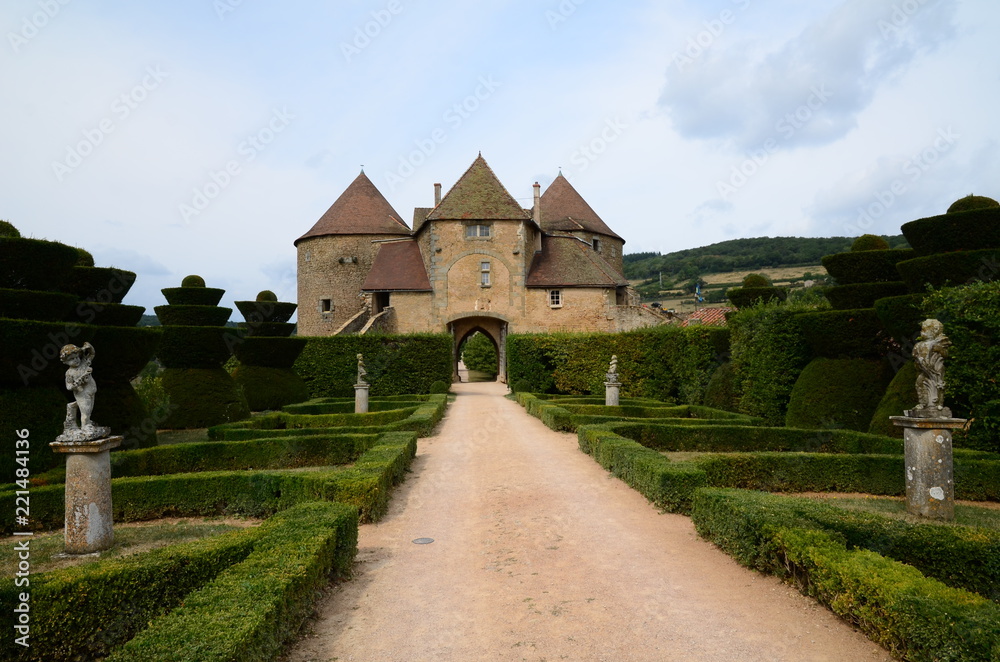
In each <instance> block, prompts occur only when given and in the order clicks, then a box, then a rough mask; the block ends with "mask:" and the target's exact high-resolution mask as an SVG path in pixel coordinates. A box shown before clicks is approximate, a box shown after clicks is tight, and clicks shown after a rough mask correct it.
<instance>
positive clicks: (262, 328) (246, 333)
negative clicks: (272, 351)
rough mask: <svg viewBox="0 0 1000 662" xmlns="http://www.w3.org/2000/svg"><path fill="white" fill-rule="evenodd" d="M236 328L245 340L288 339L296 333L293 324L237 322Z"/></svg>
mask: <svg viewBox="0 0 1000 662" xmlns="http://www.w3.org/2000/svg"><path fill="white" fill-rule="evenodd" d="M236 328H238V329H239V330H240V335H241V336H243V337H245V338H250V337H262V338H287V337H289V336H290V335H292V333H294V332H295V325H294V324H292V323H291V322H237V323H236Z"/></svg>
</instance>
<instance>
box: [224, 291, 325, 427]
mask: <svg viewBox="0 0 1000 662" xmlns="http://www.w3.org/2000/svg"><path fill="white" fill-rule="evenodd" d="M277 299H278V297H277V296H275V294H274V292H271V291H270V290H264V291H263V292H261V293H260V294H258V295H257V300H256V301H237V302H236V307H237V308H238V309H239V311H240V312H241V313H243V317H244V318H245V319H246V320H247V321H246V322H241V323H240V324H239V330H240V336H241V340H240V342H239V344H237V345H236V346H235V347H234V353H235V355H236V358H237V359H238V360H239V362H240V365H239V366H237V367H236V369H235V370H233V379H235V380H236V383H237V384H239V385H240V386H241V387H242V388H243V392H244V393H245V394H246V398H247V402H248V403H249V404H250V407H251V408H252V409H254V410H255V411H259V410H262V409H280V408H281V407H282V406H284V405H289V404H293V403H295V402H301V401H302V400H305V399H307V398H308V388H307V387H306V385H305V382H303V381H302V379H301V378H300V377H299V376H298V375H297V374H295V372H294V371H293V370H292V365H293V364H294V363H295V360H296V359H297V358H298V357H299V354H301V353H302V350H303V349H305V346H306V339H305V338H289V337H287V336H290V335H291V333H292V332H293V331H294V330H295V325H294V324H290V323H288V319H289V318H290V317H291V316H292V314H293V313H294V312H295V308H296V307H297V306H296V304H294V303H286V302H281V301H278V300H277Z"/></svg>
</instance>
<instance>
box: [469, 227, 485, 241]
mask: <svg viewBox="0 0 1000 662" xmlns="http://www.w3.org/2000/svg"><path fill="white" fill-rule="evenodd" d="M489 236H490V226H489V225H466V226H465V238H466V239H473V238H481V237H489Z"/></svg>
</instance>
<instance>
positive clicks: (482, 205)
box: [427, 154, 531, 221]
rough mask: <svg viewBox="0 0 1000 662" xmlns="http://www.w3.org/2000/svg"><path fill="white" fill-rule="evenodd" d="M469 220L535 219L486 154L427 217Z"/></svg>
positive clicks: (476, 161) (470, 167) (478, 158)
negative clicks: (501, 177)
mask: <svg viewBox="0 0 1000 662" xmlns="http://www.w3.org/2000/svg"><path fill="white" fill-rule="evenodd" d="M465 219H476V220H486V221H502V220H515V221H526V220H531V214H529V213H528V212H527V211H525V210H524V209H523V208H522V207H521V205H519V204H518V202H517V200H515V199H514V196H512V195H511V194H510V193H509V192H508V191H507V189H506V188H504V185H503V184H501V183H500V180H499V179H498V178H497V176H496V174H495V173H494V172H493V169H492V168H490V166H489V164H487V163H486V159H484V158H483V155H482V154H480V155H479V156H478V157H476V160H475V161H473V162H472V165H471V166H469V169H468V170H466V171H465V174H463V175H462V176H461V177H460V178H459V179H458V181H457V182H456V183H455V185H454V186H452V187H451V190H450V191H448V194H447V195H445V196H444V198H442V199H441V203H440V204H438V205H437V206H436V207H434V210H433V211H432V212H431V213H430V214H429V215H428V216H427V220H429V221H440V220H465Z"/></svg>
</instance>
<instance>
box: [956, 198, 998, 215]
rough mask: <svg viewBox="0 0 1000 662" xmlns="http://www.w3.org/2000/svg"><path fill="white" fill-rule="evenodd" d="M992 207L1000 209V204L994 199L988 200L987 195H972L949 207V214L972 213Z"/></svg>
mask: <svg viewBox="0 0 1000 662" xmlns="http://www.w3.org/2000/svg"><path fill="white" fill-rule="evenodd" d="M990 207H1000V202H997V201H996V200H994V199H993V198H987V197H986V196H985V195H972V194H971V193H970V194H969V195H967V196H965V197H964V198H959V199H958V200H956V201H955V202H953V203H951V206H950V207H948V213H949V214H954V213H955V212H960V211H972V210H974V209H989V208H990Z"/></svg>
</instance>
